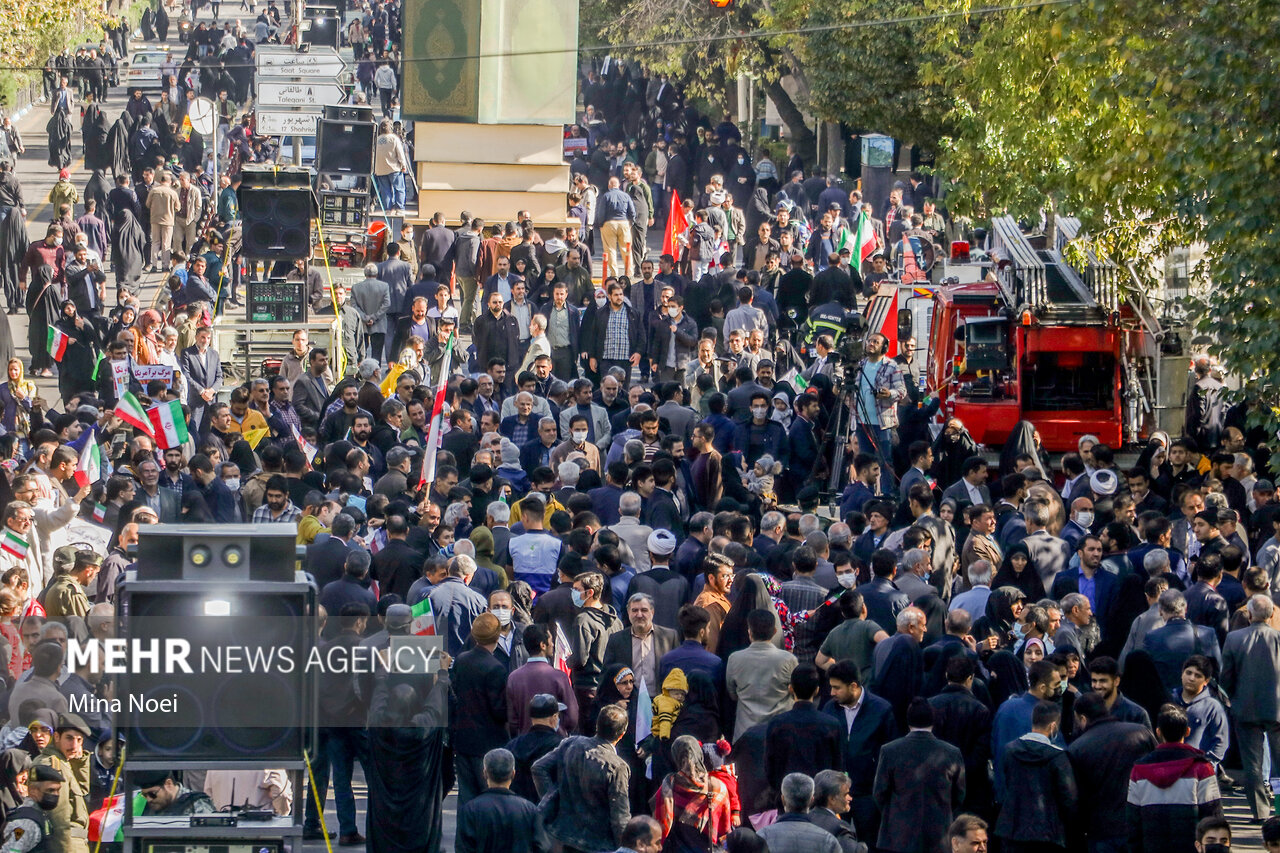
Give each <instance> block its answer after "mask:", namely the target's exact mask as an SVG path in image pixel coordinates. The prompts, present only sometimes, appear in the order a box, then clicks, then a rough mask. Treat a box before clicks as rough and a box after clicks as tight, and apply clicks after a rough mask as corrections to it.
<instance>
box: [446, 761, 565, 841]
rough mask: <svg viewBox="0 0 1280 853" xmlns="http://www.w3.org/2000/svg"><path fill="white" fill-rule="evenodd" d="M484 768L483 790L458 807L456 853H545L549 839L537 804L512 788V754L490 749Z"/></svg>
mask: <svg viewBox="0 0 1280 853" xmlns="http://www.w3.org/2000/svg"><path fill="white" fill-rule="evenodd" d="M483 770H484V781H485V784H486V785H488V787H487V788H486V790H485V792H484V793H483V794H480V795H479V796H478V797H476V798H475V799H473V800H472V801H471V802H469V803H467V804H466V805H465V806H463V807H462V808H460V809H458V829H457V835H456V836H455V838H454V843H453V849H454V850H455V851H456V853H495V851H499V850H501V851H503V852H504V853H548V851H550V850H551V839H550V838H548V837H547V832H546V829H545V828H544V827H543V825H542V816H541V815H539V814H538V807H537V806H535V805H534V804H533V803H531V802H529V801H528V800H526V799H525V798H524V797H521V796H520V795H519V794H517V793H515V792H514V791H512V790H511V783H512V781H513V780H514V779H515V775H516V760H515V756H513V755H512V754H511V753H510V752H509V751H507V750H505V749H502V748H498V749H492V750H489V752H487V753H486V754H485V756H484V761H483Z"/></svg>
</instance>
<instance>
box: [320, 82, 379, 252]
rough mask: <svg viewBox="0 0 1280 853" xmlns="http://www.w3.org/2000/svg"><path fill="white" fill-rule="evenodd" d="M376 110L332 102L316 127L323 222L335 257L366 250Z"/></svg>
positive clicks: (325, 234)
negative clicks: (374, 113)
mask: <svg viewBox="0 0 1280 853" xmlns="http://www.w3.org/2000/svg"><path fill="white" fill-rule="evenodd" d="M376 137H377V124H376V123H375V122H374V120H373V107H371V106H368V105H352V104H329V105H326V106H325V108H324V115H323V116H321V118H320V120H319V121H318V122H317V123H316V172H317V174H318V179H317V181H318V183H317V186H318V190H317V195H318V196H319V199H320V222H321V226H322V228H323V229H324V236H325V240H326V242H327V243H329V244H330V249H331V252H332V253H333V255H334V256H335V259H338V260H339V261H340V260H341V259H342V258H344V257H346V256H347V255H348V254H350V255H351V256H352V257H354V255H355V254H357V253H358V252H362V251H363V246H364V237H365V232H366V229H367V228H368V226H369V223H370V222H371V221H372V216H371V212H372V211H371V199H372V192H371V190H372V187H371V186H370V182H371V181H372V180H373V177H372V176H373V154H374V142H375V139H376Z"/></svg>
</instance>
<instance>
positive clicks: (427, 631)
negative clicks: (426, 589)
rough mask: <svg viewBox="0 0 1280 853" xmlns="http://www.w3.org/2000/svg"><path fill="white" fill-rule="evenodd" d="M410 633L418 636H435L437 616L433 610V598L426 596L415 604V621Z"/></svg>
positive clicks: (410, 625) (412, 623) (410, 627)
mask: <svg viewBox="0 0 1280 853" xmlns="http://www.w3.org/2000/svg"><path fill="white" fill-rule="evenodd" d="M409 633H411V634H413V635H414V636H416V637H433V636H435V633H436V617H435V613H434V612H432V610H431V599H430V598H424V599H422V600H421V601H419V602H418V603H417V604H415V605H413V621H412V622H411V623H409Z"/></svg>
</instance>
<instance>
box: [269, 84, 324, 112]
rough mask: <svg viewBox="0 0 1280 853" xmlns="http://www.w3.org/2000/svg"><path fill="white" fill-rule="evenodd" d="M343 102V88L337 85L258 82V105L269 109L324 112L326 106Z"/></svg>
mask: <svg viewBox="0 0 1280 853" xmlns="http://www.w3.org/2000/svg"><path fill="white" fill-rule="evenodd" d="M343 100H344V95H343V91H342V87H341V86H339V85H338V84H337V83H331V82H326V81H319V82H311V81H303V82H293V81H282V80H270V79H261V78H260V79H259V80H258V104H259V105H260V106H263V107H267V108H270V107H295V108H298V109H302V110H308V111H312V110H314V111H315V112H323V111H324V106H325V104H339V103H342V101H343Z"/></svg>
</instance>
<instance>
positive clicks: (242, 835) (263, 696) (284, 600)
mask: <svg viewBox="0 0 1280 853" xmlns="http://www.w3.org/2000/svg"><path fill="white" fill-rule="evenodd" d="M296 535H297V534H296V529H295V527H294V526H293V525H285V524H252V525H251V524H240V525H220V526H216V527H214V526H209V525H166V524H162V525H152V526H149V527H147V529H146V530H143V531H140V535H139V541H138V546H137V568H136V569H135V570H132V571H130V572H128V573H127V575H126V578H125V582H124V584H123V586H122V587H121V590H120V593H119V595H118V598H117V600H118V607H119V614H120V634H119V636H120V637H121V638H123V639H125V640H127V641H128V642H129V644H130V648H131V649H132V650H133V651H132V652H131V657H130V658H129V665H128V666H127V667H126V671H125V672H124V673H121V674H118V675H116V679H117V682H116V684H117V689H116V696H117V698H118V699H119V700H120V702H121V706H120V710H119V712H118V713H117V714H116V719H115V726H116V731H118V732H120V733H122V734H123V735H124V737H125V739H126V750H127V752H126V759H125V760H126V764H125V770H126V771H130V772H126V773H125V774H123V779H122V784H125V785H126V790H125V791H124V794H125V799H126V801H128V800H129V799H130V796H131V795H130V792H129V790H128V788H131V787H136V786H135V785H134V784H133V781H132V780H133V774H134V772H136V771H156V770H167V771H173V770H218V769H225V770H251V769H253V770H256V769H263V770H265V769H283V770H286V771H288V772H290V773H291V774H292V776H293V789H294V791H295V798H294V813H293V815H291V816H289V817H275V818H271V817H270V816H265V815H261V814H258V815H256V816H255V817H253V819H252V822H250V817H249V815H244V816H243V817H242V819H240V820H239V825H237V820H236V819H233V818H228V819H227V820H225V821H220V822H217V825H210V824H209V823H207V822H204V821H197V820H195V819H193V820H191V821H190V822H187V821H175V820H174V819H173V818H163V819H161V818H155V819H150V818H148V817H146V816H138V817H133V816H130V815H128V810H126V815H127V816H126V824H125V837H126V841H129V842H131V844H132V849H133V850H150V849H156V850H159V849H160V848H159V847H157V846H156V845H162V844H169V845H172V844H179V845H181V844H188V843H195V842H199V843H200V844H203V845H209V844H210V843H211V842H212V841H214V840H215V839H216V840H217V841H218V844H219V845H221V844H225V843H232V844H243V843H246V842H249V841H250V840H251V839H252V842H251V843H253V844H258V843H259V842H263V843H265V844H266V845H267V846H264V847H253V848H252V849H254V850H257V849H271V848H270V844H269V842H270V840H272V839H275V840H277V841H283V840H285V839H295V840H300V836H301V831H302V806H303V803H304V802H305V800H306V797H305V796H303V794H304V793H305V792H307V791H309V790H310V788H309V783H308V781H307V777H306V775H305V766H306V764H305V760H304V753H303V751H304V750H306V751H307V752H308V754H313V753H314V745H315V726H316V719H317V716H316V715H317V709H316V702H317V696H316V691H317V686H316V685H317V677H316V674H315V673H314V672H311V671H309V669H308V667H307V666H306V663H307V660H308V657H309V655H310V654H311V652H312V650H313V648H314V646H315V642H316V634H317V627H318V623H317V601H316V589H315V586H314V585H313V584H312V583H310V582H309V581H308V580H307V578H306V576H305V575H304V574H302V573H301V572H297V571H296V570H295V564H294V555H295V545H294V543H295V538H296ZM182 647H185V648H187V649H189V653H188V654H187V656H186V658H185V660H186V663H187V667H185V668H184V667H182V666H177V665H170V663H171V661H173V660H174V658H172V657H171V656H169V655H167V654H166V651H167V650H169V649H174V648H182ZM139 648H141V649H156V650H157V653H158V655H159V659H158V662H157V663H156V664H154V665H141V664H142V661H143V658H142V657H140V656H139V655H138V653H137V651H136V650H137V649H139ZM286 657H287V658H288V660H289V661H290V662H286ZM186 668H190V669H191V670H192V671H191V672H187V671H186ZM166 703H168V704H166ZM237 799H239V798H238V797H237ZM165 849H168V848H165ZM175 849H176V848H175ZM210 849H212V848H210Z"/></svg>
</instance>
